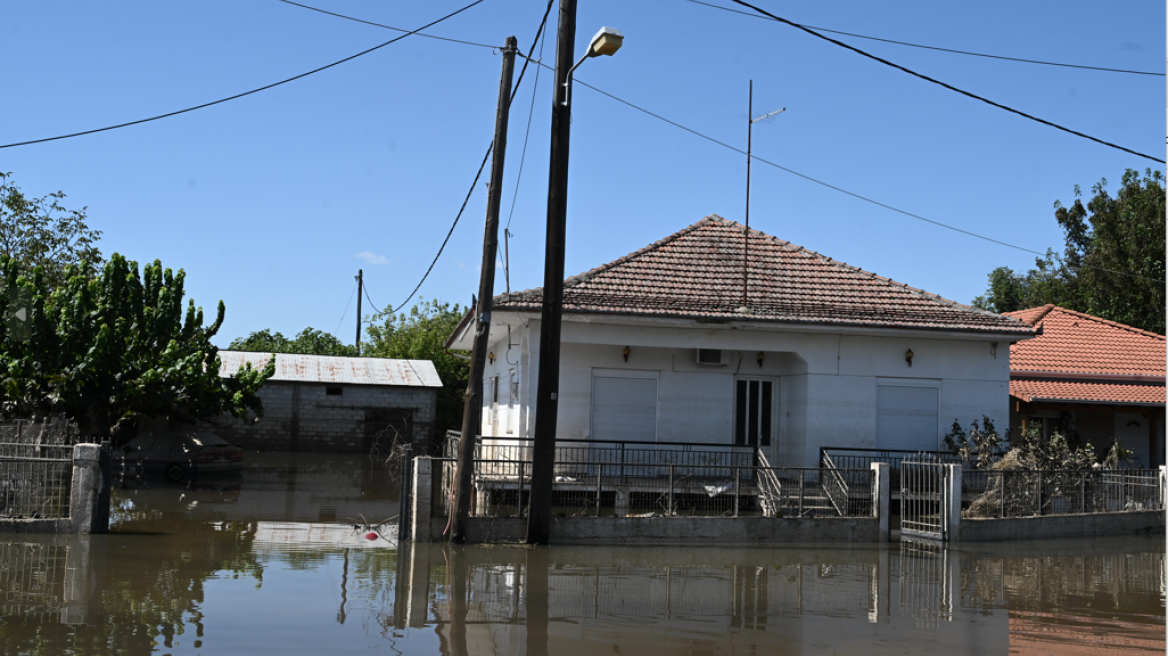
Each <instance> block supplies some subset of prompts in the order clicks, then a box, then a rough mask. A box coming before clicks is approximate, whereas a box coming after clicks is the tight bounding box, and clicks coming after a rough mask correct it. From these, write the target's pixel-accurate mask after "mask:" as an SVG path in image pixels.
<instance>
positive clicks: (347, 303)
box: [333, 283, 357, 335]
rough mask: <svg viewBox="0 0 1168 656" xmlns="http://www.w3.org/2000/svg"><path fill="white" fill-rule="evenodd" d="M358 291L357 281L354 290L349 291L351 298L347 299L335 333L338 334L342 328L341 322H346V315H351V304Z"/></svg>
mask: <svg viewBox="0 0 1168 656" xmlns="http://www.w3.org/2000/svg"><path fill="white" fill-rule="evenodd" d="M356 293H357V283H353V291H351V292H349V300H348V301H345V311H344V312H342V313H341V318H340V320H339V321H337V327H336V328H333V334H334V335H335V334H337V331H338V330H340V329H341V324H342V323H345V317H346V316H348V315H349V305H350V304H352V302H353V294H356Z"/></svg>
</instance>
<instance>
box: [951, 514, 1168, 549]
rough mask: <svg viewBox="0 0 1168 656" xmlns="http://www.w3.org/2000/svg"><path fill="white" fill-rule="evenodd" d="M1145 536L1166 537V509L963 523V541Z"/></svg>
mask: <svg viewBox="0 0 1168 656" xmlns="http://www.w3.org/2000/svg"><path fill="white" fill-rule="evenodd" d="M1143 534H1160V535H1163V534H1164V511H1163V510H1135V511H1131V512H1118V513H1100V514H1094V515H1053V516H1049V517H1012V518H1011V517H1007V518H1005V519H962V520H961V540H962V541H963V542H977V541H987V540H998V541H1006V540H1035V539H1049V538H1077V537H1093V536H1098V535H1143Z"/></svg>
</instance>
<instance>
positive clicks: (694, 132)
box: [541, 64, 1165, 283]
mask: <svg viewBox="0 0 1168 656" xmlns="http://www.w3.org/2000/svg"><path fill="white" fill-rule="evenodd" d="M544 65H545V64H541V66H544ZM574 83H575V84H580V85H583V86H585V87H587V88H589V89H592V90H593V91H595V92H597V93H599V94H601V95H604V96H608V97H609V98H612V99H613V100H615V101H617V102H619V103H621V104H623V105H626V106H628V107H631V108H633V109H635V110H637V111H639V112H642V113H644V114H648V115H649V116H652V117H653V118H655V119H657V120H660V121H664V122H666V123H668V124H670V125H672V126H673V127H676V128H680V129H682V130H685V131H686V132H689V133H690V134H692V135H694V136H697V137H701V138H702V139H705V140H707V141H710V142H712V143H716V144H718V145H719V146H722V147H723V148H729V149H730V150H733V151H734V152H736V153H739V154H741V155H746V154H747V153H746V151H745V150H742V149H741V148H738V147H736V146H732V145H730V144H728V143H726V142H724V141H719V140H717V139H715V138H713V137H711V136H709V135H707V134H703V133H701V132H698V131H697V130H694V129H693V128H689V127H686V126H684V125H682V124H681V123H678V122H677V121H672V120H670V119H667V118H665V117H664V116H661V115H660V114H656V113H654V112H651V111H649V110H647V109H645V108H644V107H640V106H638V105H634V104H633V103H631V102H629V101H627V100H625V99H623V98H618V97H617V96H614V95H612V94H611V93H609V92H607V91H604V90H603V89H599V88H597V87H594V86H592V85H591V84H588V83H587V82H584V81H583V80H581V79H580V78H575V79H574ZM750 157H751V158H753V159H754V160H756V161H758V162H761V163H763V164H766V165H768V166H773V167H775V168H777V169H779V170H781V171H786V172H787V173H790V174H792V175H795V176H798V177H800V178H803V179H804V180H807V181H808V182H814V183H815V184H817V185H821V186H824V187H827V188H828V189H832V190H834V191H838V192H840V193H842V194H847V195H848V196H851V197H853V198H856V199H859V200H862V201H864V202H866V203H871V204H873V205H876V206H879V207H883V208H884V209H887V210H891V211H893V212H897V213H898V214H903V215H905V216H908V217H911V218H914V219H917V220H919V221H924V222H926V223H931V224H933V225H935V226H938V227H941V228H945V229H947V230H952V231H954V232H959V233H961V234H963V235H968V236H970V237H976V238H977V239H982V240H985V241H988V242H992V243H995V244H998V245H1001V246H1005V247H1007V248H1013V249H1014V250H1019V251H1022V252H1024V253H1030V254H1033V255H1038V256H1041V257H1045V256H1046V253H1042V252H1039V251H1035V250H1031V249H1029V248H1025V247H1022V246H1015V245H1014V244H1011V243H1008V242H1004V241H1001V240H1000V239H994V238H993V237H986V236H985V235H979V234H977V233H976V232H970V231H968V230H964V229H962V228H958V227H955V226H951V225H949V224H946V223H941V222H940V221H934V220H933V219H929V218H925V217H923V216H921V215H919V214H913V213H912V212H909V211H906V210H902V209H900V208H897V207H893V206H892V205H888V204H886V203H882V202H880V201H878V200H873V199H871V198H868V197H867V196H862V195H860V194H857V193H855V192H853V191H848V190H847V189H844V188H842V187H837V186H835V185H833V184H831V183H828V182H824V181H823V180H817V179H815V178H813V177H811V176H809V175H805V174H803V173H800V172H798V171H796V170H794V169H789V168H787V167H785V166H782V165H781V164H776V163H775V162H772V161H770V160H766V159H763V158H761V157H759V156H758V155H755V154H753V153H751V154H750ZM1080 266H1082V267H1084V268H1087V269H1094V270H1096V271H1106V272H1108V273H1114V274H1117V275H1121V276H1126V277H1128V278H1134V279H1137V280H1148V281H1151V282H1160V283H1163V282H1165V281H1163V280H1157V279H1155V278H1145V277H1144V276H1137V275H1135V274H1132V273H1125V272H1123V271H1116V270H1114V269H1105V268H1102V267H1093V266H1088V265H1080Z"/></svg>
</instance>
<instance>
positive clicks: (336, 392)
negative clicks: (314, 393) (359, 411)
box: [324, 387, 345, 396]
mask: <svg viewBox="0 0 1168 656" xmlns="http://www.w3.org/2000/svg"><path fill="white" fill-rule="evenodd" d="M324 393H325V395H326V396H341V395H343V394H344V393H345V390H343V389H341V388H340V387H326V388H324Z"/></svg>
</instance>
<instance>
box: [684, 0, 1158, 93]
mask: <svg viewBox="0 0 1168 656" xmlns="http://www.w3.org/2000/svg"><path fill="white" fill-rule="evenodd" d="M686 2H692V3H693V4H695V5H703V6H705V7H711V8H713V9H721V10H722V11H728V12H730V13H732V14H740V15H742V16H749V17H750V18H758V19H760V20H774V19H772V18H768V17H766V16H760V15H758V14H752V13H750V12H748V11H742V10H740V9H734V8H732V7H723V6H721V5H715V4H710V3H709V2H702V0H686ZM804 27H809V28H811V29H813V30H819V31H820V32H830V33H832V34H842V35H844V36H852V37H856V38H857V39H868V40H870V41H881V42H884V43H894V44H896V45H898V46H909V47H911V48H924V49H925V50H938V51H940V52H951V53H954V54H957V55H970V56H973V57H987V58H989V59H1004V60H1006V61H1015V62H1022V63H1025V64H1042V65H1044V66H1062V67H1064V68H1083V69H1086V70H1091V71H1104V72H1107V73H1131V74H1132V75H1154V76H1157V77H1164V73H1155V72H1152V71H1133V70H1129V69H1125V68H1107V67H1106V66H1086V65H1084V64H1064V63H1061V62H1049V61H1042V60H1040V59H1023V58H1021V57H1006V56H1005V55H990V54H986V53H984V52H970V51H969V50H955V49H953V48H941V47H939V46H926V45H922V44H920V43H909V42H908V41H897V40H895V39H884V38H881V37H878V36H867V35H864V34H856V33H854V32H841V31H840V30H829V29H827V28H826V27H816V26H814V25H804Z"/></svg>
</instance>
